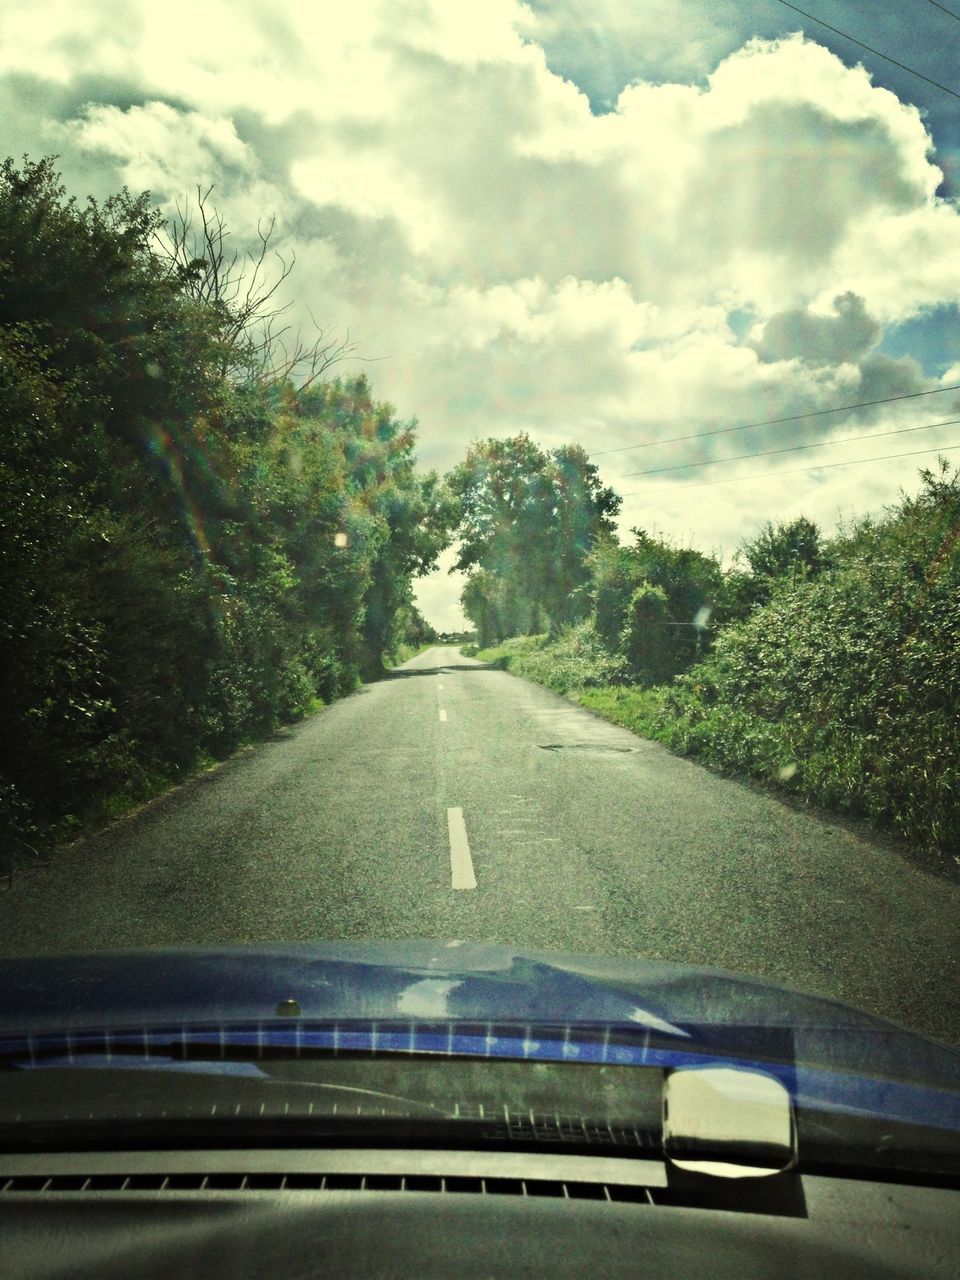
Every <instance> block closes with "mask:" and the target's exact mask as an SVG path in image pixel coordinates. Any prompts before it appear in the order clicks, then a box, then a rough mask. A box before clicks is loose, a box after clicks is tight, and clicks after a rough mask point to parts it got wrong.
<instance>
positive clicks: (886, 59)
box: [779, 0, 960, 98]
mask: <svg viewBox="0 0 960 1280" xmlns="http://www.w3.org/2000/svg"><path fill="white" fill-rule="evenodd" d="M779 3H780V4H782V5H785V6H786V8H788V9H792V10H793V11H794V13H799V14H801V15H802V17H804V18H809V19H810V21H811V22H815V23H817V25H818V26H821V27H826V29H827V30H828V31H832V32H833V33H834V35H838V36H842V37H843V38H844V40H849V41H850V42H851V43H852V44H855V45H858V46H859V47H860V48H861V49H866V50H867V52H868V53H873V54H876V56H877V57H878V58H883V60H884V62H889V63H890V64H891V65H892V66H894V67H899V68H900V70H901V71H906V72H908V73H909V74H910V75H912V76H916V77H917V79H918V80H925V81H926V82H927V84H932V85H933V87H934V88H935V89H942V90H943V92H944V93H949V94H950V96H951V97H952V98H960V93H958V92H957V91H956V89H951V88H950V87H949V86H948V85H945V84H941V83H940V81H939V80H931V79H930V77H929V76H925V75H924V74H923V72H922V71H917V70H915V69H914V68H913V67H908V66H907V64H906V63H905V62H898V61H897V59H896V58H891V57H890V55H889V54H886V53H881V52H880V50H879V49H874V47H873V45H870V44H864V43H863V41H862V40H858V39H857V38H856V36H852V35H851V34H850V33H849V31H841V30H840V28H839V27H832V26H831V25H830V23H829V22H824V20H823V19H822V18H817V17H815V16H814V15H813V14H812V13H807V11H806V9H801V8H800V7H799V6H798V5H795V4H791V3H790V0H779ZM937 7H938V8H940V7H941V6H940V5H938V6H937ZM945 12H948V11H947V10H945ZM953 16H956V15H953Z"/></svg>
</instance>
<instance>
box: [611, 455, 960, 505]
mask: <svg viewBox="0 0 960 1280" xmlns="http://www.w3.org/2000/svg"><path fill="white" fill-rule="evenodd" d="M956 449H960V444H945V445H934V447H933V448H932V449H911V450H910V451H909V452H907V453H881V454H877V456H876V457H873V458H854V459H853V461H851V462H821V463H819V464H818V465H817V466H814V467H791V468H790V469H789V470H788V471H761V472H760V473H759V475H752V476H725V477H724V478H723V479H722V480H701V481H698V483H697V484H688V485H684V488H685V489H708V488H710V487H711V485H715V484H736V483H737V481H738V480H740V481H744V480H766V479H768V478H769V477H770V476H799V475H807V474H809V472H811V471H831V470H832V469H833V468H834V467H862V466H863V465H864V463H866V462H887V461H888V460H889V459H891V458H915V457H917V456H918V455H919V454H921V453H952V452H953V451H954V450H956ZM648 493H659V494H660V495H661V496H662V495H663V489H662V488H661V489H640V490H634V492H633V493H621V494H620V497H621V498H641V497H644V496H645V495H646V494H648Z"/></svg>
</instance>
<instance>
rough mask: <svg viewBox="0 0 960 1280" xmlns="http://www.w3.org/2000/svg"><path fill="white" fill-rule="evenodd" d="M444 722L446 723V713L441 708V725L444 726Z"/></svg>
mask: <svg viewBox="0 0 960 1280" xmlns="http://www.w3.org/2000/svg"><path fill="white" fill-rule="evenodd" d="M446 722H447V713H446V711H444V709H443V707H441V708H440V723H441V724H446Z"/></svg>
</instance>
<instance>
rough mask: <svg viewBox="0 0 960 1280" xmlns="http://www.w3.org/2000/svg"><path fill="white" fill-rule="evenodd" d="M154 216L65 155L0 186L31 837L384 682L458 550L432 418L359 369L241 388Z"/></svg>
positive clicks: (14, 764)
mask: <svg viewBox="0 0 960 1280" xmlns="http://www.w3.org/2000/svg"><path fill="white" fill-rule="evenodd" d="M158 225H159V222H158V215H157V214H156V213H154V212H153V211H151V210H150V208H149V202H148V198H147V196H146V195H144V196H141V197H138V198H136V199H135V198H133V197H131V196H130V195H129V193H127V192H126V191H124V192H122V193H121V194H120V195H118V196H116V197H114V198H113V199H111V200H109V201H107V202H106V203H105V204H104V205H103V206H102V207H101V206H98V205H97V204H96V203H95V202H94V201H92V200H91V201H89V202H88V204H87V206H86V207H85V208H80V207H78V206H77V204H76V203H75V202H74V201H71V200H68V199H66V197H65V193H64V191H63V189H62V187H60V186H59V185H58V178H57V175H56V173H55V172H54V169H53V166H52V163H51V162H50V161H41V162H40V163H38V164H33V163H31V162H30V161H29V160H27V161H25V162H24V165H23V167H22V168H20V169H17V168H16V167H15V166H14V164H13V163H12V162H11V161H9V160H8V161H7V162H6V163H5V164H4V165H3V166H2V169H0V590H2V594H3V600H4V610H3V613H2V616H0V702H2V705H3V708H4V715H5V730H6V732H5V734H4V736H3V745H2V746H0V795H2V796H3V797H6V799H5V800H4V802H3V806H4V807H3V813H4V815H6V816H5V817H4V818H3V821H5V822H7V823H8V825H9V824H10V823H15V824H16V825H17V828H18V830H21V831H24V832H26V831H27V830H28V829H30V830H32V831H34V832H40V833H43V832H44V831H46V832H47V833H53V834H57V833H63V832H64V831H65V830H67V829H68V828H69V827H70V825H71V824H75V823H76V821H77V819H78V817H79V818H82V817H83V816H84V815H101V816H102V815H104V814H107V813H109V812H113V811H115V809H116V807H117V805H121V806H122V805H123V804H125V803H132V802H134V801H136V800H138V799H142V798H143V797H144V796H145V795H146V794H148V793H149V792H150V791H151V789H155V788H156V787H157V786H160V785H168V784H169V781H170V780H171V779H173V778H175V777H177V776H178V775H180V774H182V773H183V772H184V771H186V770H188V769H191V768H193V767H194V766H195V765H196V763H197V761H198V760H201V759H205V758H209V756H210V755H218V754H220V755H222V754H223V753H225V752H228V751H230V750H232V749H233V748H234V747H236V746H237V745H238V744H240V743H241V742H243V741H244V740H246V739H247V738H249V736H250V735H251V734H254V733H258V732H262V731H265V730H269V729H271V728H272V727H273V726H275V725H276V724H277V723H278V722H281V721H284V720H289V719H291V718H295V717H296V716H298V715H301V714H303V713H304V712H305V711H307V710H309V709H311V708H313V707H315V706H317V705H319V703H320V702H322V701H330V700H331V699H333V698H335V697H337V696H339V695H340V694H342V693H344V692H347V691H349V690H351V689H352V688H354V687H355V685H356V682H357V680H358V677H359V675H360V673H361V672H364V673H369V674H372V673H376V672H377V671H379V670H381V669H382V664H383V660H384V656H385V655H386V654H387V653H389V651H390V650H391V648H393V647H394V646H395V645H396V644H397V643H399V642H401V641H405V640H406V639H407V638H408V636H409V634H410V633H411V632H412V631H416V629H417V627H420V628H421V630H422V628H423V626H425V624H423V622H422V619H419V621H418V615H416V613H415V610H413V608H412V604H411V579H412V577H413V576H414V575H415V574H417V573H422V572H425V571H427V570H428V569H429V568H430V567H431V565H432V562H433V560H434V558H435V557H436V554H437V553H438V551H439V550H440V549H441V548H442V546H443V545H444V543H445V541H446V537H447V535H446V528H447V524H448V523H449V518H450V502H449V497H448V495H447V494H446V491H445V489H444V488H443V486H442V485H440V483H439V481H438V479H437V477H436V476H435V475H428V476H422V475H420V474H418V473H417V472H416V470H415V467H414V458H413V449H414V443H415V423H412V422H401V421H399V420H398V419H397V418H396V416H395V414H394V412H393V410H392V408H391V407H390V406H389V405H385V404H381V403H378V402H377V401H375V399H374V398H373V396H372V394H371V391H370V387H369V385H368V383H367V381H366V379H365V378H364V377H359V378H354V379H347V380H344V381H340V380H334V381H331V382H327V383H314V384H313V385H312V386H311V387H310V389H309V390H308V391H300V392H298V391H297V389H296V388H295V387H293V386H292V385H290V384H288V383H286V382H283V381H281V382H274V383H271V382H270V381H269V380H266V379H264V378H259V379H258V378H246V379H243V378H239V379H238V378H236V377H234V376H232V375H231V376H229V377H228V376H227V373H226V372H225V371H226V370H228V369H229V370H232V371H233V373H235V372H236V370H235V365H236V359H235V353H234V354H232V355H231V354H230V353H225V352H224V350H223V343H224V341H226V340H227V339H225V337H224V335H225V334H228V335H229V333H230V332H231V331H232V329H231V323H230V317H229V316H225V314H224V306H225V304H224V302H223V300H222V299H218V300H216V302H210V303H207V304H204V303H202V302H201V301H198V300H197V298H196V297H195V296H194V294H193V293H192V292H191V289H190V287H189V281H185V280H184V278H183V273H182V272H180V271H178V270H177V269H176V266H175V264H172V263H171V262H170V261H169V260H168V259H167V258H165V257H163V256H162V255H158V253H157V251H156V248H155V232H156V231H157V228H158ZM240 296H241V297H242V296H243V295H242V294H241V295H240ZM234 327H235V326H234Z"/></svg>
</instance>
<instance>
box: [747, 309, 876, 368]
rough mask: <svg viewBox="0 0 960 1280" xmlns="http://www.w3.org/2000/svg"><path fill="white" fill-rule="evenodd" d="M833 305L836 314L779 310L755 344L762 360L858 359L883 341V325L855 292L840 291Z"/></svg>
mask: <svg viewBox="0 0 960 1280" xmlns="http://www.w3.org/2000/svg"><path fill="white" fill-rule="evenodd" d="M833 305H834V314H833V315H818V314H817V313H815V312H813V311H810V310H809V309H808V308H806V307H794V308H792V309H791V310H788V311H778V312H777V313H776V314H774V315H772V316H771V317H770V319H769V320H768V321H767V322H766V324H765V325H764V326H763V332H762V333H761V335H760V337H759V338H758V339H757V341H756V342H755V343H754V344H752V345H753V346H754V348H755V350H756V351H757V352H758V353H759V355H760V358H761V359H762V360H790V359H794V358H796V359H798V360H802V361H804V363H806V364H810V365H825V364H845V363H849V362H852V361H857V360H858V359H859V358H860V357H861V356H864V355H866V353H867V352H868V351H869V350H870V349H871V348H872V347H874V346H876V344H877V343H878V342H879V340H880V335H881V332H882V330H881V327H880V325H879V324H878V323H877V321H876V320H873V319H871V317H870V316H869V315H867V310H866V307H865V306H864V302H863V299H862V298H858V297H857V295H856V294H855V293H844V294H840V295H839V296H838V297H836V298H835V299H834V302H833Z"/></svg>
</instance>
